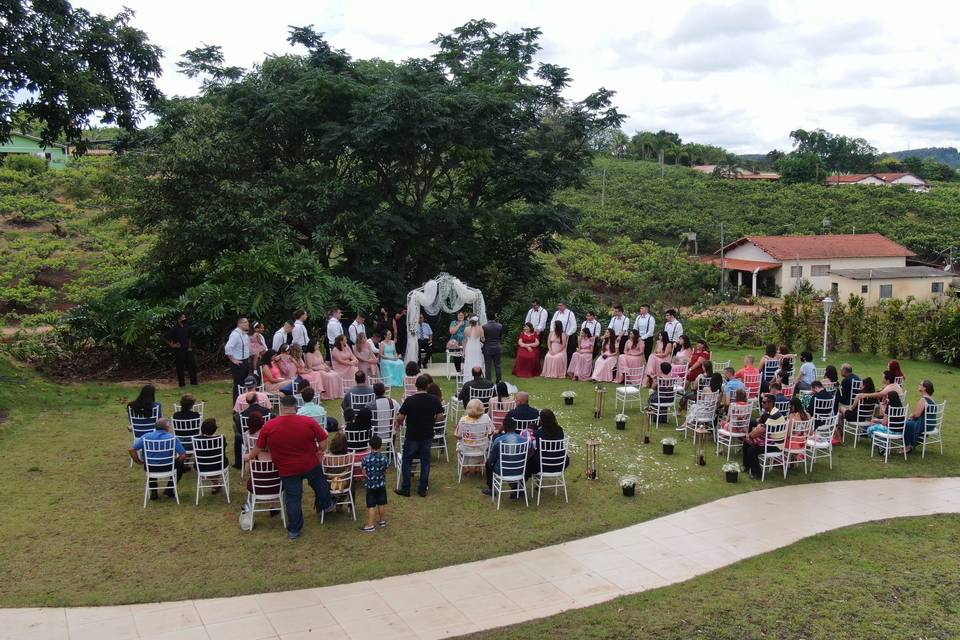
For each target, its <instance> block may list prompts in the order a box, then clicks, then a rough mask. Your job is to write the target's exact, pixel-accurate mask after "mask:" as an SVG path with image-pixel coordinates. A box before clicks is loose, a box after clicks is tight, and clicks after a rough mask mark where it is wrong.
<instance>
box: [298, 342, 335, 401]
mask: <svg viewBox="0 0 960 640" xmlns="http://www.w3.org/2000/svg"><path fill="white" fill-rule="evenodd" d="M319 346H320V342H319V341H318V340H317V339H316V338H311V339H310V342H308V343H307V353H306V355H304V357H303V359H304V364H306V366H307V369H309V370H310V371H312V372H314V373H315V374H317V375H318V376H319V378H320V380H321V381H322V382H323V386H322V387H320V390H321V392H320V398H321V399H322V400H333V399H334V398H342V397H343V380H342V379H341V378H340V376H339V375H338V374H336V373H335V372H334V371H333V369H331V368H330V365H328V364H327V360H326V358H324V357H323V352H322V351H320V349H319ZM315 390H316V389H315Z"/></svg>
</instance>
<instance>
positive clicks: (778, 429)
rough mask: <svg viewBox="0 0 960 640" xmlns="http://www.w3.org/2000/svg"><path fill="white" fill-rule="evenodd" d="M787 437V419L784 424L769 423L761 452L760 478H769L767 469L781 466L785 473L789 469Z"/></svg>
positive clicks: (762, 479)
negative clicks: (786, 447)
mask: <svg viewBox="0 0 960 640" xmlns="http://www.w3.org/2000/svg"><path fill="white" fill-rule="evenodd" d="M786 439H787V421H786V420H784V421H783V424H768V425H767V428H766V430H765V431H764V434H763V451H761V452H760V468H761V469H760V480H761V481H764V480H766V479H767V469H773V468H775V467H780V468H781V469H783V472H784V475H786V471H787V458H786V455H785V454H784V452H783V448H784V446H785V444H786Z"/></svg>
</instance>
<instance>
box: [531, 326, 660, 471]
mask: <svg viewBox="0 0 960 640" xmlns="http://www.w3.org/2000/svg"><path fill="white" fill-rule="evenodd" d="M641 344H642V343H641ZM564 437H565V435H564V433H563V427H561V426H560V423H559V422H557V416H556V414H554V413H553V411H551V410H550V409H544V410H542V411H541V412H540V427H539V428H538V429H537V432H536V440H535V444H534V446H533V447H532V448H533V454H532V455H531V456H530V462H529V463H528V464H527V470H528V472H529V473H528V475H532V474H534V473H540V446H539V442H540V441H541V440H563V439H564ZM569 466H570V455H569V453H568V454H567V457H566V459H565V460H564V461H563V467H562V468H561V467H560V466H559V464H558V465H557V466H556V468H554V467H552V466H550V465H547V466H545V467H544V469H543V470H544V471H546V472H547V473H556V472H558V471H562V470H563V469H566V468H567V467H569Z"/></svg>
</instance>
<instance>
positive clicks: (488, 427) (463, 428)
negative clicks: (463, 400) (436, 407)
mask: <svg viewBox="0 0 960 640" xmlns="http://www.w3.org/2000/svg"><path fill="white" fill-rule="evenodd" d="M468 429H470V430H474V429H483V432H484V433H486V434H487V436H491V435H493V433H494V429H493V422H492V421H491V419H490V416H489V415H487V412H486V411H484V410H483V403H482V402H480V401H479V400H477V399H476V398H474V399H473V400H471V401H470V402H468V403H467V408H466V412H465V413H464V415H463V416H462V417H461V418H460V420H459V422H457V428H456V431H454V435H455V436H456V438H457V451H459V450H460V449H461V444H462V441H463V437H464V435H466V433H467V430H468ZM482 457H483V456H480V455H478V456H473V455H467V456H465V457H464V466H465V467H469V466H471V465H472V466H474V467H475V468H479V464H480V462H481V461H480V458H482ZM473 470H474V469H469V468H465V469H464V470H463V473H464V474H466V475H469V474H470V472H471V471H473Z"/></svg>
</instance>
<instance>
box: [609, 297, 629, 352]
mask: <svg viewBox="0 0 960 640" xmlns="http://www.w3.org/2000/svg"><path fill="white" fill-rule="evenodd" d="M607 328H609V329H613V332H614V333H615V334H616V335H617V344H618V345H619V346H618V347H617V351H618V353H623V347H624V346H625V345H626V344H627V332H628V331H629V330H630V318H628V317H627V316H625V315H623V305H622V304H618V305H617V306H615V307H614V308H613V317H612V318H610V323H609V324H608V325H607Z"/></svg>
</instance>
